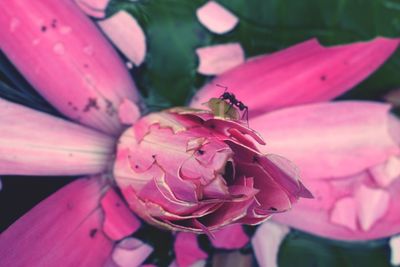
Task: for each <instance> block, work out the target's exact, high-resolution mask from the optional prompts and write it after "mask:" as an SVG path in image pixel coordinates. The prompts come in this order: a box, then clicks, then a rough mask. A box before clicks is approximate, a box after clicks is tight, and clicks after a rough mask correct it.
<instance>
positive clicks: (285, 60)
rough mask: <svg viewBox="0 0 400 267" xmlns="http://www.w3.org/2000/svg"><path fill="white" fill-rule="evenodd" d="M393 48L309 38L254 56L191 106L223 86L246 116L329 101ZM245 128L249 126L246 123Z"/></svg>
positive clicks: (377, 42)
mask: <svg viewBox="0 0 400 267" xmlns="http://www.w3.org/2000/svg"><path fill="white" fill-rule="evenodd" d="M397 46H398V40H397V39H387V38H382V37H378V38H376V39H374V40H372V41H368V42H359V43H353V44H347V45H339V46H332V47H323V46H321V45H320V44H319V43H318V42H317V41H316V40H315V39H313V40H310V41H306V42H304V43H301V44H298V45H295V46H292V47H290V48H287V49H285V50H282V51H279V52H276V53H272V54H269V55H263V56H258V57H256V58H254V59H251V60H248V61H246V63H244V64H242V65H240V66H238V67H236V68H234V69H232V70H229V71H227V72H225V73H223V74H222V75H220V76H218V77H217V78H215V79H214V80H213V81H212V82H210V83H209V84H207V85H206V86H204V87H203V88H202V89H201V90H200V91H198V92H197V94H196V95H195V96H194V97H193V99H192V102H191V104H190V106H191V107H195V108H201V107H202V103H205V102H207V101H208V100H209V99H210V98H213V97H218V96H220V95H221V94H222V93H223V92H224V88H220V87H217V86H216V84H220V85H223V86H227V87H228V90H229V92H231V93H233V94H235V96H236V98H237V99H238V100H239V101H242V102H243V103H244V104H245V105H247V106H248V107H249V117H255V116H257V115H260V114H263V113H265V112H267V111H271V110H275V109H279V108H283V107H288V106H294V105H299V104H305V103H313V102H321V101H327V100H330V99H333V98H335V97H337V96H339V95H341V94H343V93H344V92H346V91H347V90H349V89H351V88H352V87H353V86H354V85H356V84H357V83H359V82H360V81H362V80H364V79H365V78H366V77H368V76H369V75H370V74H371V73H372V72H373V71H374V70H376V69H377V68H378V67H379V66H380V65H381V64H382V63H383V62H384V61H385V60H386V59H388V58H389V56H390V55H391V54H392V53H393V52H394V51H395V50H396V48H397ZM250 124H251V123H250Z"/></svg>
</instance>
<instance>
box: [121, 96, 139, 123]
mask: <svg viewBox="0 0 400 267" xmlns="http://www.w3.org/2000/svg"><path fill="white" fill-rule="evenodd" d="M118 116H119V120H120V121H121V123H123V124H127V125H133V124H134V123H135V122H136V121H137V120H138V119H139V118H140V110H139V108H138V106H137V105H136V104H135V103H133V102H132V101H130V100H129V99H126V98H125V99H124V100H122V103H121V105H119V108H118Z"/></svg>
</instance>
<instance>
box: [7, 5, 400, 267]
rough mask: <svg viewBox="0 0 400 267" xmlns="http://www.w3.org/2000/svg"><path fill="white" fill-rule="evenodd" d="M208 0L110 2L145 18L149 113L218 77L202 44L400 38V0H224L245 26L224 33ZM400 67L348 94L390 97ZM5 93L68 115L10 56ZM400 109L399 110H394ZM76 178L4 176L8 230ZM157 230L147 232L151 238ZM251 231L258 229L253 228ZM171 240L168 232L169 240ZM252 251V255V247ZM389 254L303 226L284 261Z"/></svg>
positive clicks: (259, 45) (267, 47)
mask: <svg viewBox="0 0 400 267" xmlns="http://www.w3.org/2000/svg"><path fill="white" fill-rule="evenodd" d="M205 2H206V1H204V0H141V1H129V0H112V1H111V2H110V4H109V6H108V9H107V17H108V16H111V15H112V14H114V13H115V12H117V11H119V10H121V9H124V10H126V11H128V12H129V13H131V14H132V15H133V16H134V17H135V18H136V19H137V20H138V22H139V24H140V25H141V26H142V28H143V30H144V31H145V34H146V37H147V48H148V53H147V55H146V59H145V61H144V63H143V64H142V65H141V66H140V67H133V68H132V69H131V70H130V71H131V74H132V76H133V77H134V79H135V81H136V83H137V85H138V87H139V89H140V91H141V92H142V94H143V96H144V98H145V101H146V103H147V105H148V108H149V110H158V109H162V108H167V107H171V106H177V105H184V104H185V103H186V102H187V101H188V100H189V99H190V97H191V96H192V95H193V94H194V92H195V91H196V90H198V89H199V88H201V86H202V85H204V84H205V83H207V82H208V81H209V80H210V79H211V78H212V77H210V76H203V75H201V74H198V73H197V71H196V69H197V66H198V58H197V56H196V54H195V49H196V48H198V47H203V46H207V45H214V44H224V43H229V42H240V44H241V45H242V47H243V48H244V50H245V54H246V57H247V58H248V57H253V56H257V55H261V54H266V53H271V52H274V51H277V50H279V49H282V48H285V47H288V46H290V45H293V44H296V43H298V42H301V41H304V40H307V39H310V38H318V40H319V41H320V42H321V43H322V44H324V45H327V46H329V45H335V44H344V43H350V42H355V41H362V40H369V39H372V38H374V37H376V36H386V37H394V38H397V37H399V36H400V1H396V0H301V1H293V0H250V1H245V0H219V1H218V2H219V3H221V4H222V5H223V6H224V7H226V8H228V9H229V10H230V11H232V12H233V13H234V14H235V15H236V16H238V17H239V24H238V25H237V27H235V28H234V29H233V30H232V31H231V32H229V33H227V34H223V35H217V34H213V33H211V32H210V31H208V30H207V29H206V28H204V27H203V26H202V25H201V24H200V23H199V22H198V20H197V18H196V16H195V12H196V9H197V8H198V7H199V6H201V5H202V4H204V3H205ZM121 57H123V55H122V54H121ZM125 60H126V59H125ZM399 70H400V50H399V51H397V52H396V53H395V55H394V56H393V57H391V59H390V60H389V61H388V62H387V63H385V64H384V66H383V67H381V68H380V69H379V70H378V71H377V72H376V73H374V74H373V75H371V76H370V77H369V78H368V79H366V80H365V81H364V82H362V83H361V84H360V85H358V86H357V87H356V88H354V89H353V90H352V91H350V92H349V93H347V94H346V95H343V96H341V97H340V98H341V99H369V100H374V101H385V98H384V97H385V95H386V94H387V93H388V92H390V91H391V90H394V89H397V88H400V75H399ZM0 97H1V98H5V99H8V100H11V101H14V102H18V103H22V104H24V105H26V106H30V107H32V108H35V109H38V110H42V111H45V112H48V113H51V114H54V115H56V116H60V117H61V116H62V115H60V114H59V113H58V112H57V111H55V110H54V109H53V108H52V107H51V106H50V105H49V104H47V102H46V101H44V100H43V99H42V98H41V97H40V96H39V95H38V94H36V93H35V91H34V90H33V88H32V87H31V86H30V85H29V84H28V83H27V82H26V81H25V80H24V78H23V77H22V76H21V75H20V74H19V73H18V72H17V71H16V70H15V68H14V67H13V66H12V64H10V63H9V61H8V60H7V59H6V58H5V56H4V55H3V54H2V53H0ZM240 100H241V101H243V102H244V103H245V101H246V99H240ZM398 111H399V109H398V108H395V110H394V112H397V113H398ZM0 114H1V111H0ZM60 141H62V140H60ZM75 178H76V177H75ZM75 178H74V177H21V176H19V177H10V176H2V177H1V180H2V184H3V189H2V191H0V218H1V220H0V232H1V231H3V230H4V229H6V228H7V227H8V226H9V225H10V224H11V223H12V222H14V221H15V220H16V219H18V218H19V217H20V216H22V215H23V214H24V213H25V212H27V211H28V210H29V209H30V208H32V207H33V206H34V205H36V204H37V203H38V202H39V201H41V200H42V199H44V198H45V197H47V196H48V195H50V194H51V193H53V192H55V191H56V190H57V189H58V188H60V187H62V186H63V185H65V184H67V183H68V182H70V181H71V180H73V179H75ZM399 223H400V222H399ZM150 232H151V230H149V232H148V233H146V232H144V233H142V235H144V236H146V235H151V234H150ZM251 232H253V230H251V229H249V233H251ZM158 237H159V238H161V239H162V238H163V237H160V236H158ZM155 238H157V237H155ZM168 238H169V237H168V235H166V237H165V240H168ZM39 245H40V244H39ZM204 246H206V245H204ZM246 250H247V251H244V253H249V252H251V247H247V248H246ZM157 251H159V250H157ZM242 252H243V251H242ZM160 253H161V252H160ZM167 253H168V252H167ZM167 258H168V257H166V258H165V260H167ZM389 259H390V250H389V245H388V240H387V239H380V240H374V241H370V242H355V243H350V242H339V241H333V240H327V239H322V238H319V237H316V236H312V235H309V234H306V233H303V232H300V231H292V232H291V233H290V234H289V235H288V236H287V237H286V239H285V240H284V242H283V244H282V246H281V248H280V252H279V266H284V267H286V266H288V267H289V266H290V267H291V266H307V267H317V266H323V267H331V266H332V267H333V266H341V267H343V266H373V267H378V266H379V267H385V266H391V265H390V260H389ZM160 264H162V263H160ZM254 264H255V263H254Z"/></svg>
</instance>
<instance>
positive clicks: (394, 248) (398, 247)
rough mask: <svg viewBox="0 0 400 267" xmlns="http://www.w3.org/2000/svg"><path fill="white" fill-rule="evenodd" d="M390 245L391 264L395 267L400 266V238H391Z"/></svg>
mask: <svg viewBox="0 0 400 267" xmlns="http://www.w3.org/2000/svg"><path fill="white" fill-rule="evenodd" d="M389 244H390V249H391V257H390V263H391V264H392V265H393V266H394V265H396V266H397V265H400V236H394V237H392V238H390V242H389Z"/></svg>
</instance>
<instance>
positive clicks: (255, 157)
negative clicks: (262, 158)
mask: <svg viewBox="0 0 400 267" xmlns="http://www.w3.org/2000/svg"><path fill="white" fill-rule="evenodd" d="M253 162H254V163H255V162H258V156H257V155H254V156H253Z"/></svg>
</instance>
